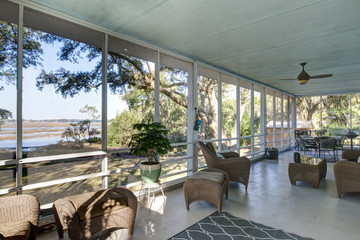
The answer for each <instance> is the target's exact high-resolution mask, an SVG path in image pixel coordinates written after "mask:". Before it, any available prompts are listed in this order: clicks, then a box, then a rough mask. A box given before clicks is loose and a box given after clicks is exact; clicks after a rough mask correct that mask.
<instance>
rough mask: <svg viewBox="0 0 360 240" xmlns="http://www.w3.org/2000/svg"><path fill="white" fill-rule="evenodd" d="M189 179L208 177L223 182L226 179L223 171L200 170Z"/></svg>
mask: <svg viewBox="0 0 360 240" xmlns="http://www.w3.org/2000/svg"><path fill="white" fill-rule="evenodd" d="M188 179H207V180H211V181H213V182H217V183H220V184H222V183H223V182H224V180H225V175H224V174H223V173H221V172H206V171H199V172H196V173H194V174H193V175H191V176H190V177H189V178H188Z"/></svg>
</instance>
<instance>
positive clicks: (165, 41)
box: [32, 0, 360, 96]
mask: <svg viewBox="0 0 360 240" xmlns="http://www.w3.org/2000/svg"><path fill="white" fill-rule="evenodd" d="M32 2H35V3H39V4H41V5H44V6H46V7H49V8H51V9H55V10H58V11H60V12H63V13H66V14H69V15H72V16H75V17H77V18H80V19H82V20H85V21H88V22H90V23H93V24H96V25H99V26H101V27H104V28H107V29H109V30H112V31H115V32H119V33H121V34H124V35H127V36H129V37H132V38H136V39H138V40H141V41H143V42H146V43H149V44H152V45H154V46H157V47H160V48H163V49H167V50H170V51H173V52H176V53H178V54H181V55H184V56H187V57H190V58H192V59H194V60H199V61H202V62H205V63H208V64H210V65H212V66H216V67H218V68H221V69H224V70H227V71H229V72H232V73H235V74H238V75H241V76H245V77H247V78H249V79H252V80H255V81H258V82H261V83H264V84H266V85H269V86H272V87H275V88H278V89H281V90H284V91H286V92H289V93H291V94H294V95H296V96H304V95H323V94H329V93H346V92H360V84H359V83H360V17H359V13H360V1H358V0H347V1H339V0H302V1H288V0H273V1H268V0H258V1H253V0H242V1H238V0H227V1H218V0H196V1H193V0H181V1H179V0H152V1H148V0H133V1H125V0H106V1H99V0H77V1H71V0H67V1H64V0H32ZM300 62H308V65H307V66H306V71H307V72H308V73H309V74H310V75H317V74H324V73H332V74H334V76H333V77H331V78H325V79H312V80H310V81H309V83H308V84H306V85H301V86H300V85H299V84H298V83H297V81H295V80H294V81H280V80H278V79H279V78H296V76H297V75H298V74H299V72H300V70H301V67H300V66H299V63H300Z"/></svg>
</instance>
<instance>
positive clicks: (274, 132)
mask: <svg viewBox="0 0 360 240" xmlns="http://www.w3.org/2000/svg"><path fill="white" fill-rule="evenodd" d="M273 141H274V142H273V147H276V92H275V91H274V96H273Z"/></svg>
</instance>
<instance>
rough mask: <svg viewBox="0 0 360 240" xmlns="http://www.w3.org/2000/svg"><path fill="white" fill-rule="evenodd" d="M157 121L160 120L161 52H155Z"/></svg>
mask: <svg viewBox="0 0 360 240" xmlns="http://www.w3.org/2000/svg"><path fill="white" fill-rule="evenodd" d="M154 94H155V96H154V98H155V119H154V120H155V122H160V52H159V51H156V53H155V92H154Z"/></svg>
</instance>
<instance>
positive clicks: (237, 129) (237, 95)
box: [236, 79, 241, 154]
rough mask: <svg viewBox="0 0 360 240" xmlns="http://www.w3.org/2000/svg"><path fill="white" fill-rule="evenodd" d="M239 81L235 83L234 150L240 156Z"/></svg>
mask: <svg viewBox="0 0 360 240" xmlns="http://www.w3.org/2000/svg"><path fill="white" fill-rule="evenodd" d="M240 100H241V97H240V80H239V79H238V80H237V83H236V149H237V151H238V153H239V154H240V141H241V140H240V124H241V122H240Z"/></svg>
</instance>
